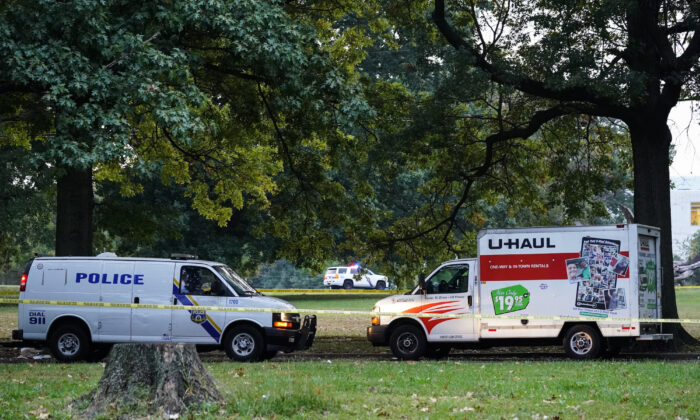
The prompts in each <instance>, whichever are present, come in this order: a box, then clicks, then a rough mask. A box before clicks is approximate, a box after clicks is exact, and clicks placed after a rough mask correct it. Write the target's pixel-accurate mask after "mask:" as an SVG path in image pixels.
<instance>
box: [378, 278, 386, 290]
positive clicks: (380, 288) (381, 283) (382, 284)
mask: <svg viewBox="0 0 700 420" xmlns="http://www.w3.org/2000/svg"><path fill="white" fill-rule="evenodd" d="M375 289H377V290H384V289H386V283H384V282H383V281H381V280H380V281H378V282H377V285H376V286H375Z"/></svg>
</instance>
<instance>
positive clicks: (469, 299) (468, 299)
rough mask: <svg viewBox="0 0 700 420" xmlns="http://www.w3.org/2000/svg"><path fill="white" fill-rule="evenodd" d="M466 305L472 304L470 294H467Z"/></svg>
mask: <svg viewBox="0 0 700 420" xmlns="http://www.w3.org/2000/svg"><path fill="white" fill-rule="evenodd" d="M467 305H469V307H470V308H471V306H472V297H471V296H467Z"/></svg>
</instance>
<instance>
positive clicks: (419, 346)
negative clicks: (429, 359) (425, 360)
mask: <svg viewBox="0 0 700 420" xmlns="http://www.w3.org/2000/svg"><path fill="white" fill-rule="evenodd" d="M389 345H390V346H391V352H392V353H394V356H396V357H397V358H399V359H401V360H418V359H420V357H421V356H423V354H424V353H425V350H426V347H427V341H426V340H425V334H423V330H421V329H420V328H418V327H416V326H414V325H400V326H398V327H396V329H395V330H394V331H393V332H392V333H391V337H390V338H389Z"/></svg>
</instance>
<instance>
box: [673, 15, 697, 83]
mask: <svg viewBox="0 0 700 420" xmlns="http://www.w3.org/2000/svg"><path fill="white" fill-rule="evenodd" d="M698 58H700V24H696V25H695V33H694V34H693V37H692V38H691V39H690V43H689V44H688V48H686V49H685V51H683V54H681V56H680V57H678V60H676V70H677V71H682V72H686V71H689V70H690V68H691V67H693V65H695V64H697V63H698Z"/></svg>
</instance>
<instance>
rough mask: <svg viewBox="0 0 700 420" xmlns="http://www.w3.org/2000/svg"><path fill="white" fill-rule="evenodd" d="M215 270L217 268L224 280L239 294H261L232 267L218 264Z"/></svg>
mask: <svg viewBox="0 0 700 420" xmlns="http://www.w3.org/2000/svg"><path fill="white" fill-rule="evenodd" d="M214 270H216V272H217V273H219V274H220V275H221V277H223V278H224V280H226V283H228V284H229V286H231V287H232V288H233V290H235V291H236V294H237V295H239V296H245V295H248V296H250V295H257V294H259V293H258V291H257V290H255V289H254V288H253V286H251V285H249V284H248V283H247V282H246V281H245V280H243V277H241V276H239V275H238V273H236V272H235V271H233V270H232V269H231V268H230V267H228V266H226V265H217V266H215V267H214Z"/></svg>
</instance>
